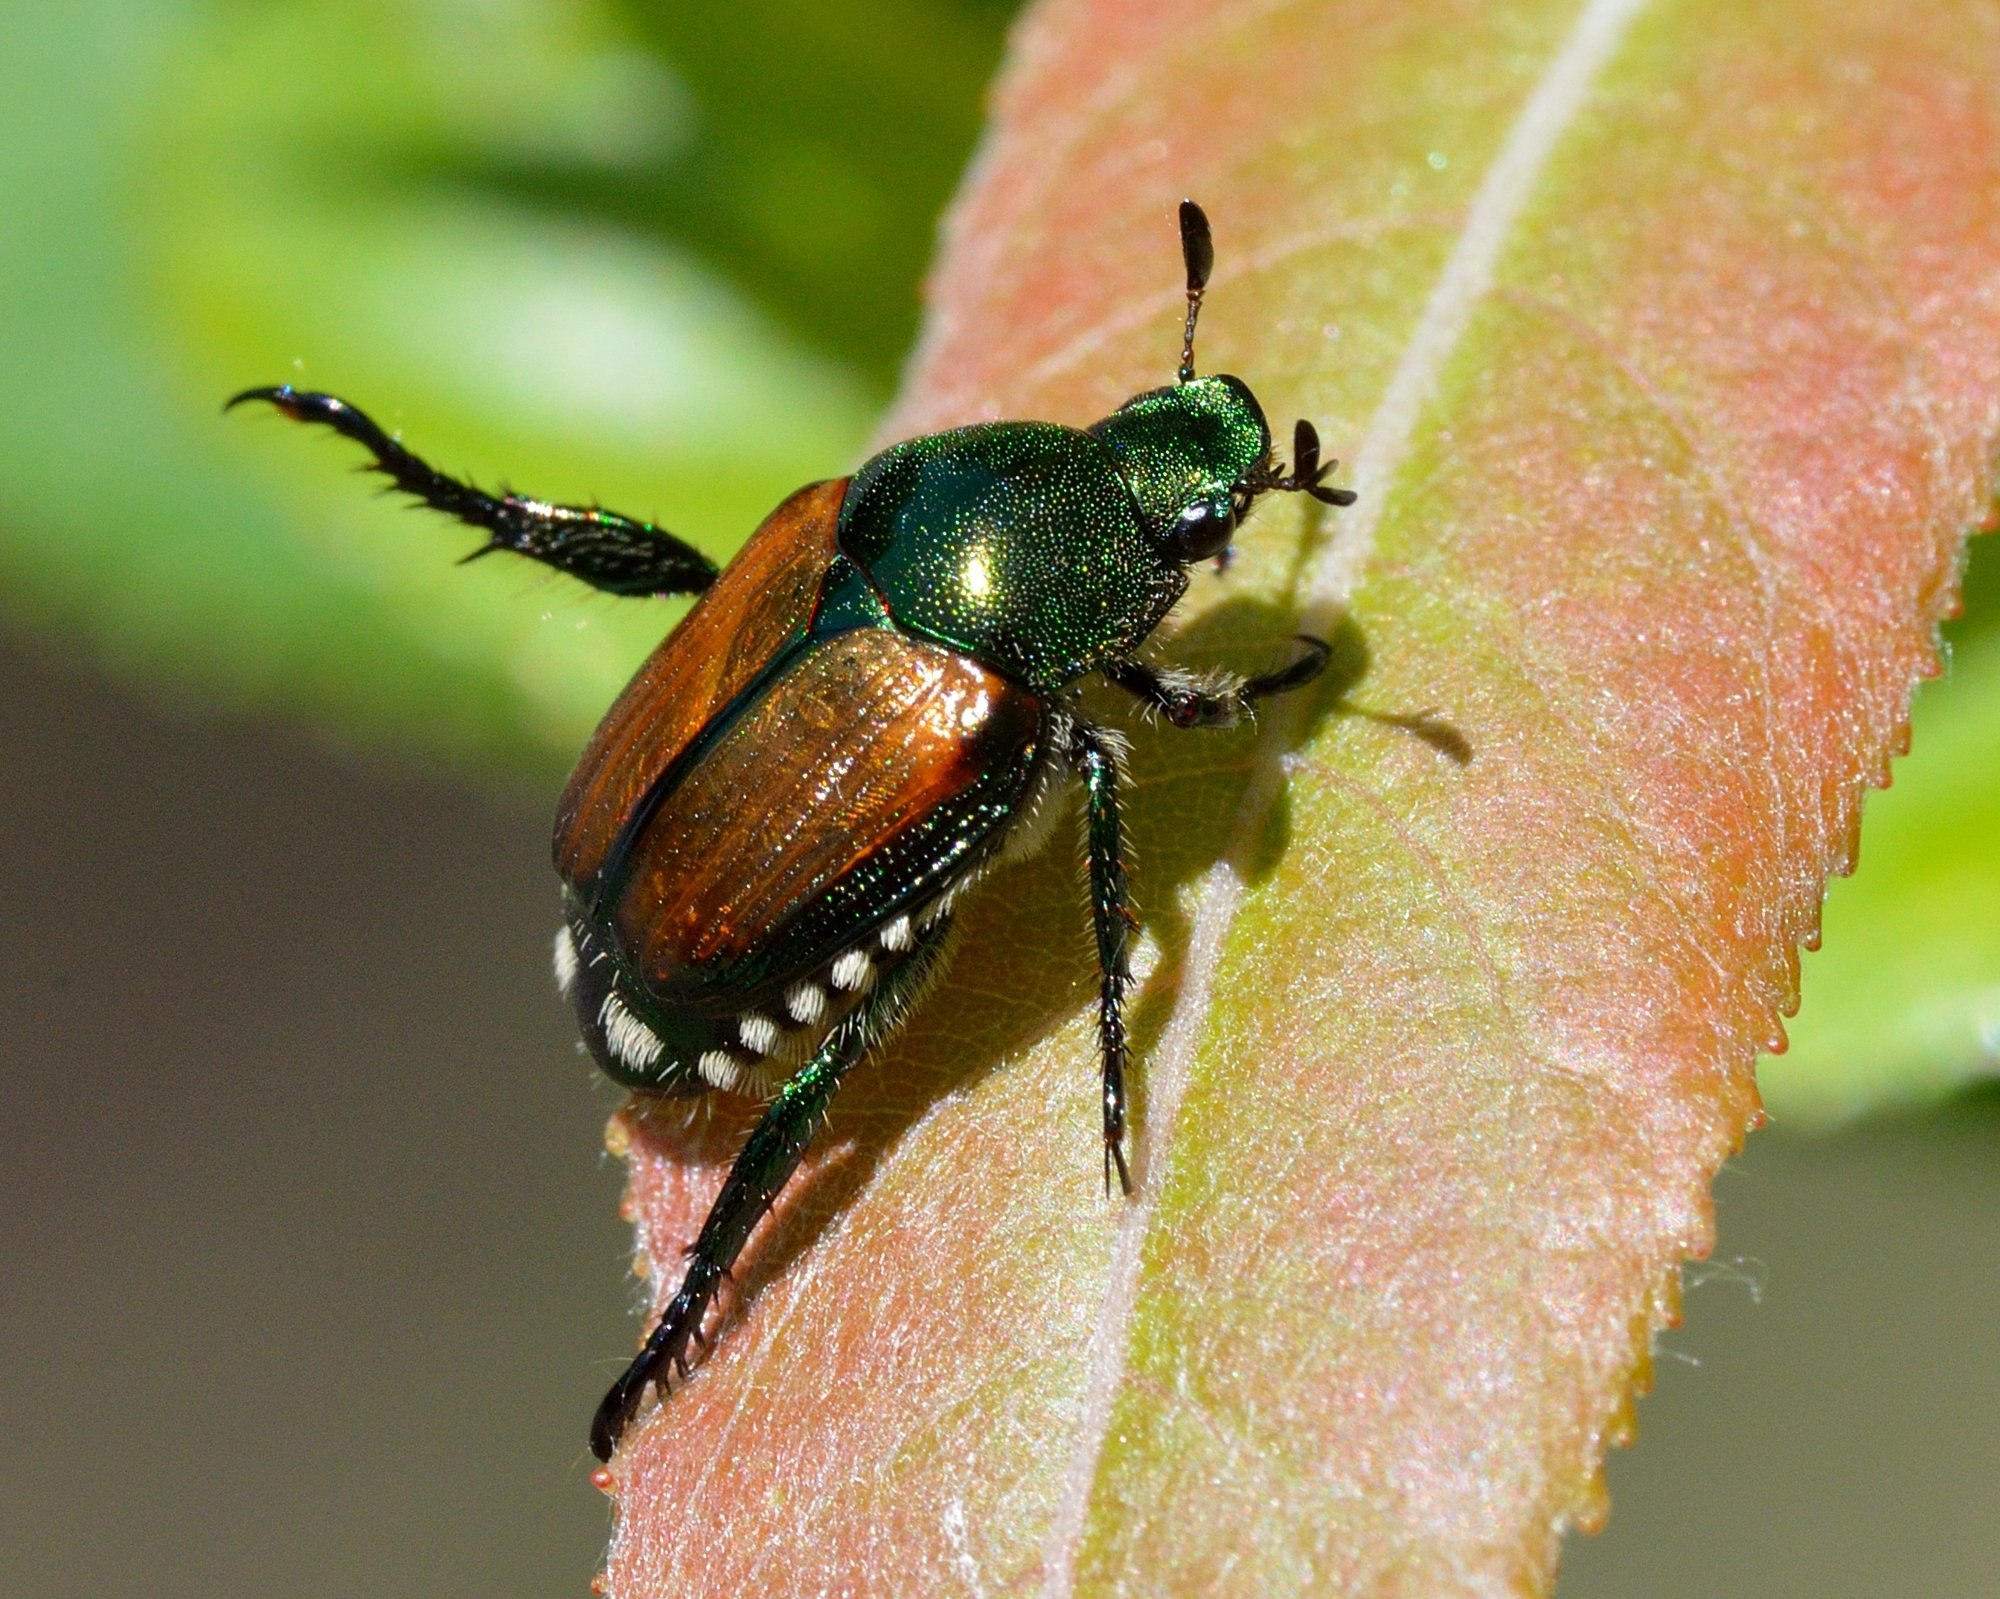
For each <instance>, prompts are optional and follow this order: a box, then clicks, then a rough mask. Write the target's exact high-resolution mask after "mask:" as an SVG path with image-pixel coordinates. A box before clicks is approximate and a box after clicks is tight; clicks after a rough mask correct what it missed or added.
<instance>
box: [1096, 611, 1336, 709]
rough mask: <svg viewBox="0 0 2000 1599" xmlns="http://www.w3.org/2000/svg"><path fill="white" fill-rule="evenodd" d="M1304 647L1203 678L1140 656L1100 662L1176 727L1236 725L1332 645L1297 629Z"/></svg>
mask: <svg viewBox="0 0 2000 1599" xmlns="http://www.w3.org/2000/svg"><path fill="white" fill-rule="evenodd" d="M1299 642H1300V643H1301V644H1303V645H1305V647H1306V653H1305V654H1304V655H1302V656H1300V657H1299V658H1298V659H1297V660H1296V661H1293V662H1292V663H1291V665H1289V666H1281V667H1279V668H1278V669H1277V670H1276V671H1275V672H1263V673H1260V674H1259V675H1258V676H1256V677H1250V678H1231V677H1222V678H1218V679H1207V680H1204V679H1201V678H1197V677H1195V676H1193V675H1192V674H1191V673H1188V672H1183V671H1179V670H1176V669H1172V668H1166V669H1163V668H1160V667H1157V666H1147V665H1146V664H1145V663H1144V662H1142V661H1112V662H1111V663H1110V664H1109V665H1107V666H1105V667H1103V668H1102V671H1103V673H1104V675H1105V677H1106V678H1108V679H1109V680H1110V681H1111V682H1113V683H1116V684H1117V685H1118V686H1119V687H1120V688H1122V689H1124V690H1125V692H1126V693H1128V694H1130V695H1132V696H1133V697H1134V698H1135V699H1137V700H1138V701H1139V702H1140V703H1141V704H1142V705H1145V706H1146V707H1147V708H1148V709H1150V710H1154V711H1157V712H1159V713H1160V715H1162V716H1164V717H1165V718H1166V719H1167V720H1168V721H1169V722H1171V723H1172V724H1173V725H1174V726H1175V727H1234V726H1235V725H1236V724H1237V723H1238V722H1240V721H1242V720H1243V719H1244V718H1245V717H1246V716H1248V715H1250V714H1251V710H1252V708H1253V707H1254V706H1255V705H1256V703H1257V702H1258V701H1259V700H1263V699H1269V698H1270V697H1271V696H1272V695H1273V694H1285V693H1289V692H1290V691H1291V690H1293V689H1295V688H1304V687H1305V686H1306V684H1308V683H1310V682H1312V681H1313V679H1314V678H1316V677H1318V676H1319V675H1320V673H1321V672H1323V671H1325V670H1326V663H1327V658H1328V657H1329V656H1330V655H1332V653H1333V646H1332V645H1330V644H1328V643H1327V642H1326V640H1325V639H1320V638H1313V637H1311V636H1310V635H1308V634H1304V633H1301V634H1300V635H1299Z"/></svg>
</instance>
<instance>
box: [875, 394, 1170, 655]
mask: <svg viewBox="0 0 2000 1599" xmlns="http://www.w3.org/2000/svg"><path fill="white" fill-rule="evenodd" d="M840 546H841V548H842V550H844V551H845V552H846V554H847V555H848V556H849V557H850V558H851V559H852V560H853V561H854V562H855V563H856V564H857V565H859V566H860V567H862V568H863V569H864V570H865V571H866V572H867V574H868V577H869V579H870V581H871V582H872V583H873V585H874V587H875V588H876V589H877V590H878V591H879V592H880V593H881V595H882V597H883V599H884V600H886V601H887V602H888V606H889V609H890V611H891V612H892V613H893V614H894V616H895V619H896V621H897V623H898V624H899V625H901V626H902V627H904V628H907V629H908V630H909V631H911V632H913V633H917V634H920V635H923V636H926V637H930V638H934V639H936V640H938V641H939V642H940V643H945V644H950V645H953V646H955V647H956V648H959V649H962V650H964V651H966V652H967V653H968V654H970V655H973V656H976V657H977V658H978V659H979V660H981V661H984V662H985V663H986V664H987V665H989V666H991V667H993V668H994V669H995V670H997V671H1000V672H1003V673H1005V674H1006V675H1008V676H1009V677H1012V678H1014V679H1015V680H1016V681H1017V682H1020V683H1022V684H1024V685H1025V686H1027V687H1029V688H1031V689H1035V690H1037V691H1039V692H1043V693H1049V692H1053V691H1055V690H1057V689H1060V688H1062V687H1064V686H1065V685H1067V684H1069V683H1072V682H1074V681H1075V680H1076V679H1077V678H1079V677H1081V676H1083V674H1084V673H1086V672H1089V671H1092V670H1094V669H1095V668H1097V667H1099V666H1102V665H1103V664H1104V663H1105V662H1107V661H1110V660H1114V659H1117V658H1119V657H1122V656H1126V655H1129V654H1131V653H1132V651H1133V650H1135V649H1137V648H1138V646H1139V645H1140V643H1141V642H1143V641H1144V639H1145V637H1146V635H1147V634H1149V633H1150V632H1152V630H1153V629H1154V628H1155V627H1156V626H1158V625H1159V622H1160V619H1161V618H1162V617H1164V616H1165V615H1166V614H1167V612H1168V611H1170V610H1171V609H1172V608H1173V605H1174V602H1175V601H1176V600H1178V599H1179V598H1180V597H1181V593H1182V591H1183V590H1184V589H1186V587H1187V573H1186V571H1185V570H1184V569H1183V568H1182V567H1181V566H1180V565H1179V564H1178V563H1177V562H1175V561H1174V560H1173V559H1172V558H1171V557H1170V556H1169V555H1167V554H1166V553H1165V552H1164V551H1163V550H1162V549H1161V548H1160V547H1159V545H1158V544H1157V542H1156V540H1155V538H1154V536H1153V533H1152V530H1151V528H1150V527H1149V526H1148V523H1147V521H1146V519H1145V518H1144V517H1142V515H1141V513H1140V508H1139V503H1138V502H1137V501H1136V500H1135V499H1134V497H1133V492H1132V490H1131V488H1129V487H1128V486H1127V484H1126V481H1125V479H1124V478H1123V477H1122V476H1121V475H1120V473H1119V471H1118V469H1117V465H1116V462H1115V459H1114V456H1113V453H1112V451H1111V450H1110V449H1109V448H1107V446H1106V445H1105V444H1104V443H1103V442H1101V441H1100V440H1099V439H1097V438H1095V437H1093V436H1092V435H1091V434H1090V433H1085V432H1082V431H1080V430H1078V429H1076V428H1068V427H1059V426H1057V425H1056V424H1054V423H1050V422H989V423H982V424H980V425H977V426H974V427H964V428H955V429H953V430H952V431H950V432H948V433H932V434H927V435H925V436H923V437H921V438H915V439H909V440H906V441H905V442H904V443H901V444H898V445H894V446H892V447H891V448H889V449H887V450H884V451H883V452H882V453H881V454H880V455H878V456H876V457H875V458H874V459H873V460H871V461H869V462H868V463H867V464H866V465H864V466H863V467H862V468H861V470H860V471H859V472H857V473H855V475H854V482H853V484H852V485H851V486H850V487H849V489H848V491H847V499H846V501H845V503H844V504H843V505H842V506H841V511H840Z"/></svg>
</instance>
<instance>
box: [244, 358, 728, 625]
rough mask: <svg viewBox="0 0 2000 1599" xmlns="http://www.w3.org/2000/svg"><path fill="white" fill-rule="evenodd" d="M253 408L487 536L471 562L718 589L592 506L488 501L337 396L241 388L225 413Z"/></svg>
mask: <svg viewBox="0 0 2000 1599" xmlns="http://www.w3.org/2000/svg"><path fill="white" fill-rule="evenodd" d="M248 400H263V401H266V402H267V403H269V404H271V405H274V406H276V407H277V408H278V409H279V410H280V411H282V412H284V414H285V415H286V416H288V417H290V418H292V420H293V421H295V422H317V423H319V424H321V425H322V426H325V427H330V428H332V429H333V431H334V432H336V433H338V434H340V435H341V436H342V437H343V438H349V439H352V440H354V442H355V443H357V444H359V445H361V446H362V447H363V448H364V449H366V450H367V451H368V452H369V453H370V454H372V455H373V456H374V457H375V459H374V460H373V461H372V462H371V463H370V465H371V466H372V467H373V469H374V470H375V471H377V472H380V473H381V474H382V475H383V476H384V477H386V478H388V479H389V481H390V482H391V483H393V484H394V485H395V486H396V487H397V488H399V489H401V490H402V491H403V492H404V493H405V494H410V495H414V496H415V497H416V498H417V499H419V500H421V501H422V502H423V503H424V504H425V505H427V506H429V507H430V508H431V509H432V510H434V511H442V512H444V513H445V515H447V516H455V517H457V518H458V519H459V521H461V522H465V523H468V524H470V525H471V526H473V527H476V528H479V529H481V530H482V531H483V532H484V533H485V534H486V542H485V543H484V544H482V545H480V547H479V548H478V549H476V550H474V551H473V552H472V553H471V554H470V555H468V556H466V557H465V559H466V560H468V561H475V560H477V559H479V557H480V556H482V555H491V554H492V553H493V552H494V551H495V550H511V551H513V552H514V554H516V555H525V556H526V557H527V558H528V559H529V560H531V561H540V562H541V563H542V564H543V565H544V566H552V567H554V568H555V569H556V570H557V571H558V572H563V573H566V574H567V575H569V576H570V577H574V578H580V579H582V580H583V581H584V582H586V583H588V584H589V585H590V586H591V587H592V588H596V589H602V590H603V591H604V592H605V593H607V594H625V595H638V596H645V595H665V594H699V593H700V592H701V591H702V590H703V589H705V588H707V587H708V586H709V584H711V583H713V582H714V581H715V563H714V562H713V561H711V560H710V559H709V558H708V557H707V556H705V555H703V554H702V553H701V551H700V550H697V549H696V548H695V547H694V546H693V545H692V544H685V543H683V542H682V541H681V540H679V539H677V538H675V537H674V536H673V534H671V533H668V532H666V531H665V530H664V529H661V528H657V527H655V526H653V524H652V523H650V522H641V521H637V520H635V519H634V518H632V517H629V516H620V515H619V514H618V513H617V512H616V511H606V510H602V509H600V508H598V507H596V506H590V505H553V504H550V503H549V502H548V501H546V500H534V499H529V498H528V497H526V496H525V495H520V494H504V493H503V494H497V495H496V494H488V493H487V492H486V491H485V490H484V489H481V488H478V487H475V486H474V485H473V484H471V483H466V482H463V481H461V480H460V479H458V478H455V477H448V476H447V475H446V474H444V473H443V472H440V471H438V469H437V468H436V467H434V466H432V465H430V464H429V463H428V462H427V461H425V460H423V459H422V458H421V457H419V456H416V455H413V454H411V453H410V452H409V451H408V450H406V449H404V448H403V446H402V445H401V444H399V443H398V442H397V441H396V440H395V439H393V438H391V437H390V436H389V435H388V434H387V433H385V432H384V431H383V430H382V428H381V426H380V425H379V424H378V423H376V422H375V420H374V419H373V418H372V417H370V416H369V415H368V414H367V413H366V412H364V411H361V410H358V409H357V408H356V407H354V406H352V405H349V404H348V403H347V402H346V401H345V400H343V399H340V398H339V397H337V396H335V395H332V394H320V393H316V392H314V391H312V390H307V389H295V388H293V387H292V386H291V385H290V384H289V383H282V384H279V385H278V386H276V387H275V388H262V389H245V390H244V391H243V392H242V393H241V394H239V395H236V396H235V397H234V398H233V399H231V400H230V402H229V404H228V405H227V406H225V407H224V409H225V410H228V409H231V408H233V407H235V406H238V405H242V404H243V403H244V402H246V401H248Z"/></svg>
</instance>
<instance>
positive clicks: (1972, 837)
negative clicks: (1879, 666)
mask: <svg viewBox="0 0 2000 1599" xmlns="http://www.w3.org/2000/svg"><path fill="white" fill-rule="evenodd" d="M1945 637H1946V644H1947V650H1948V660H1949V662H1950V665H1949V668H1948V670H1947V673H1946V675H1945V677H1944V678H1943V679H1942V680H1941V681H1939V682H1935V683H1931V684H1929V685H1927V686H1926V687H1924V688H1923V689H1921V690H1920V691H1919V692H1918V694H1917V699H1916V705H1915V708H1914V712H1913V714H1912V717H1911V745H1910V748H1911V753H1910V754H1909V755H1908V756H1906V757H1904V758H1903V759H1902V760H1900V761H1898V762H1897V763H1896V766H1895V776H1894V782H1893V783H1892V785H1891V786H1890V787H1889V788H1888V789H1886V790H1884V791H1883V792H1881V793H1879V794H1871V795H1869V797H1868V802H1867V806H1866V808H1865V810H1864V812H1863V819H1862V823H1863V825H1862V829H1861V861H1860V865H1859V866H1858V867H1857V868H1856V870H1855V873H1854V876H1853V877H1851V878H1848V879H1847V880H1846V881H1844V882H1837V883H1835V884H1834V885H1833V888H1832V890H1831V891H1830V892H1829V893H1828V895H1827V899H1826V921H1825V927H1824V936H1823V938H1822V941H1821V948H1820V950H1819V951H1818V952H1817V953H1816V954H1812V955H1808V956H1807V957H1806V958H1805V970H1804V990H1803V999H1804V1003H1803V1004H1802V1005H1801V1007H1800V1010H1799V1015H1798V1018H1797V1020H1796V1021H1795V1022H1794V1023H1793V1024H1792V1025H1791V1028H1790V1032H1791V1036H1792V1048H1791V1049H1790V1050H1789V1051H1788V1052H1787V1053H1785V1054H1783V1055H1779V1056H1775V1057H1773V1058H1771V1059H1768V1060H1766V1061H1765V1062H1764V1063H1763V1064H1762V1065H1761V1066H1760V1067H1759V1068H1758V1071H1757V1078H1758V1082H1759V1083H1760V1084H1761V1085H1762V1087H1763V1090H1764V1097H1765V1100H1766V1101H1767V1103H1768V1104H1769V1106H1770V1108H1771V1114H1772V1117H1773V1119H1774V1120H1775V1121H1776V1122H1777V1123H1778V1124H1780V1125H1789V1126H1794V1127H1802V1128H1814V1127H1825V1126H1830V1125H1833V1124H1836V1123H1838V1122H1841V1121H1845V1120H1848V1119H1850V1118H1852V1117H1854V1116H1856V1115H1859V1114H1861V1113H1862V1112H1864V1111H1869V1110H1875V1109H1878V1108H1883V1107H1893V1106H1905V1107H1912V1106H1920V1105H1923V1104H1926V1103H1929V1102H1931V1101H1935V1100H1938V1099H1942V1098H1943V1097H1944V1096H1945V1095H1947V1094H1949V1093H1951V1092H1953V1091H1954V1090H1956V1089H1958V1088H1960V1087H1963V1086H1964V1085H1966V1084H1967V1083H1970V1082H1976V1081H1979V1080H1981V1079H1986V1078H1991V1077H1992V1076H1993V1075H1994V1073H1995V1071H1996V1069H2000V540H1996V539H1995V537H1994V536H1993V535H1991V534H1989V535H1987V536H1985V537H1983V538H1977V539H1974V540H1973V541H1972V559H1971V564H1970V566H1969V567H1968V568H1967V572H1966V584H1965V614H1964V616H1963V617H1962V618H1960V619H1959V620H1958V621H1956V622H1954V623H1952V624H1950V625H1948V626H1947V627H1946V629H1945Z"/></svg>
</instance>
